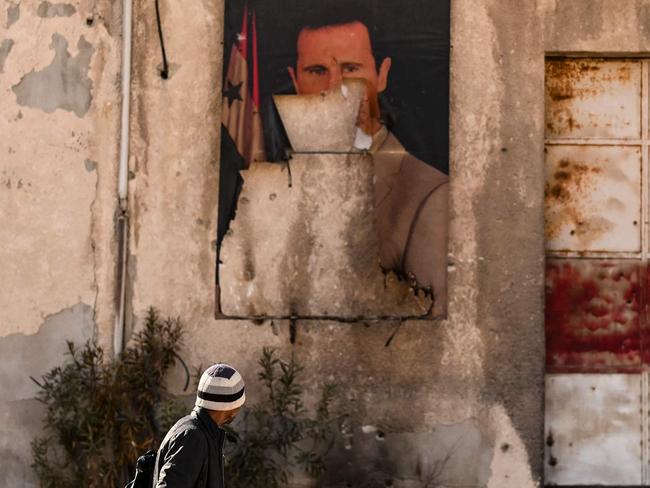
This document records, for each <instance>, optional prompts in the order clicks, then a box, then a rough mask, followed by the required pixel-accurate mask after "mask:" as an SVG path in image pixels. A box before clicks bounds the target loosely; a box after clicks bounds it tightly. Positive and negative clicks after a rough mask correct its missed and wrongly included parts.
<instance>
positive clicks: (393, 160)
mask: <svg viewBox="0 0 650 488" xmlns="http://www.w3.org/2000/svg"><path fill="white" fill-rule="evenodd" d="M370 152H371V153H372V154H373V160H374V166H375V216H376V225H377V231H378V234H379V257H380V260H381V265H382V267H383V268H384V269H386V270H392V271H395V272H396V273H398V274H401V275H402V276H406V277H407V278H409V279H411V280H415V281H417V284H418V285H419V286H421V287H427V288H428V287H430V288H431V289H432V290H433V294H434V298H435V307H434V312H435V313H437V314H438V313H444V312H445V311H446V308H447V307H446V303H447V236H448V228H447V226H448V221H449V216H448V198H449V178H448V177H447V175H445V174H444V173H442V172H441V171H439V170H437V169H435V168H434V167H432V166H429V165H428V164H426V163H424V162H423V161H420V160H419V159H417V158H416V157H415V156H413V155H411V154H409V153H408V152H407V151H406V150H405V149H404V147H403V146H402V145H401V144H400V142H399V141H398V140H397V138H396V137H395V136H394V135H393V134H391V133H390V132H388V130H386V129H385V128H382V129H381V130H380V131H379V132H378V133H377V134H375V136H374V138H373V146H372V148H371V150H370Z"/></svg>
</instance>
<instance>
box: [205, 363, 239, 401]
mask: <svg viewBox="0 0 650 488" xmlns="http://www.w3.org/2000/svg"><path fill="white" fill-rule="evenodd" d="M245 401H246V395H245V394H244V379H243V378H242V377H241V375H240V374H239V372H238V371H237V370H236V369H235V368H233V367H232V366H229V365H228V364H224V363H221V364H214V365H212V366H210V367H209V368H208V369H206V370H205V371H204V372H203V374H202V375H201V381H199V388H198V391H197V392H196V406H197V407H203V408H207V409H208V410H219V411H227V410H234V409H235V408H238V407H241V406H242V405H243V404H244V402H245Z"/></svg>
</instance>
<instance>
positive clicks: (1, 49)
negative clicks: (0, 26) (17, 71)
mask: <svg viewBox="0 0 650 488" xmlns="http://www.w3.org/2000/svg"><path fill="white" fill-rule="evenodd" d="M12 47H14V41H13V39H5V40H3V41H2V43H0V73H4V67H5V61H6V60H7V57H8V56H9V53H10V52H11V48H12Z"/></svg>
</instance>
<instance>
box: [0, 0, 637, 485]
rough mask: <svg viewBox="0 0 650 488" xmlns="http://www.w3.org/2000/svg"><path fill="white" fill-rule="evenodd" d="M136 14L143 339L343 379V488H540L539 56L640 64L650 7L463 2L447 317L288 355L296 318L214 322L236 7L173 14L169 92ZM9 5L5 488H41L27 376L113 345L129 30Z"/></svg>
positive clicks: (456, 20)
mask: <svg viewBox="0 0 650 488" xmlns="http://www.w3.org/2000/svg"><path fill="white" fill-rule="evenodd" d="M135 8H136V10H135V26H134V28H135V31H134V38H135V47H134V66H133V67H134V77H133V80H132V88H133V97H132V103H133V112H132V126H133V133H132V137H131V151H132V154H131V159H130V169H131V172H132V175H131V176H132V178H131V180H130V188H129V192H130V197H129V205H130V207H129V211H130V214H131V224H132V225H131V228H130V236H129V237H130V256H129V287H128V298H129V330H131V329H132V328H133V327H134V326H135V325H137V322H138V320H139V319H140V318H141V317H142V316H143V314H144V311H145V310H146V308H147V307H148V306H150V305H154V306H156V307H158V308H160V309H161V310H162V312H163V313H167V314H172V315H180V316H181V317H182V318H183V320H184V321H185V323H186V325H187V330H188V334H187V337H186V345H185V352H184V356H185V358H186V360H187V361H188V362H189V363H191V365H193V366H197V365H199V364H203V365H207V364H209V363H210V362H212V361H215V360H224V361H231V362H233V363H234V364H236V365H238V366H240V367H241V369H242V372H243V374H244V376H245V377H246V378H248V379H249V383H250V384H254V378H255V375H256V359H257V357H258V355H259V352H260V350H261V348H262V347H263V346H273V347H276V348H278V349H279V350H280V352H281V353H283V354H285V355H288V354H289V353H290V352H293V353H295V354H296V357H297V358H298V360H299V361H300V362H302V363H303V364H304V365H305V367H306V370H305V375H306V377H307V378H309V383H310V384H313V385H314V387H318V386H319V385H322V384H323V383H325V382H329V381H335V382H337V383H338V384H339V385H340V391H341V392H342V393H341V397H342V402H341V403H342V405H341V407H342V408H343V409H344V410H345V411H347V412H348V414H349V415H348V417H347V419H346V420H345V422H343V425H342V426H341V436H340V439H339V441H338V442H337V445H336V446H335V448H334V450H333V452H332V455H331V457H330V461H329V462H330V467H331V468H332V469H331V470H330V473H331V474H329V475H328V480H327V482H328V485H330V486H345V485H346V483H349V484H348V485H347V486H363V485H366V486H374V485H375V484H381V485H384V484H385V483H388V482H389V480H392V483H393V486H427V485H426V483H429V484H428V486H437V485H440V486H445V485H463V486H487V487H498V488H507V487H513V488H522V487H532V486H535V484H536V483H537V482H538V481H539V479H540V476H541V474H540V473H541V471H542V470H541V462H542V459H543V442H542V429H543V412H542V410H543V370H544V366H543V362H544V361H543V358H544V343H543V256H544V251H543V250H544V247H543V212H542V201H543V122H544V110H543V108H544V107H543V103H544V97H543V94H544V90H543V81H544V80H543V76H544V54H545V52H607V53H612V52H616V53H627V52H630V53H642V52H648V51H650V34H648V33H647V32H646V30H647V27H646V24H647V22H646V21H647V20H648V16H649V15H650V3H648V2H643V1H634V0H628V1H624V2H613V1H605V0H600V1H597V2H595V1H593V0H538V1H537V2H519V1H515V0H498V1H497V0H456V1H453V2H452V44H453V49H452V90H451V145H452V150H451V165H450V166H451V229H450V232H451V239H450V268H449V269H450V274H449V278H450V283H449V296H450V303H449V317H448V319H447V320H445V321H436V322H422V321H412V322H405V323H403V324H401V325H399V324H396V323H394V322H382V323H372V324H364V323H347V324H342V323H337V322H317V321H310V322H308V321H303V322H298V323H297V336H296V342H295V344H293V345H292V344H291V343H290V341H289V336H290V326H289V323H288V322H282V321H280V322H275V323H273V324H270V323H264V324H261V325H258V324H255V323H253V322H247V321H234V320H232V321H228V320H215V319H214V318H213V316H214V283H215V239H216V216H217V188H218V164H219V163H218V148H219V140H218V138H219V124H220V116H219V110H220V107H219V105H220V100H221V96H220V93H221V92H220V83H221V78H222V73H221V60H222V58H221V56H222V44H221V39H222V26H221V19H222V14H223V2H222V1H221V0H202V1H201V2H190V3H187V2H185V3H179V2H165V1H162V2H161V11H162V18H163V24H164V25H165V34H166V47H167V52H168V56H169V59H170V62H171V72H170V77H169V79H167V80H163V79H162V78H161V77H160V76H159V69H160V67H161V58H160V54H159V52H160V51H159V44H158V33H157V30H156V24H155V14H154V10H153V8H154V7H153V3H146V2H144V3H143V2H137V4H136V6H135ZM0 10H3V11H4V13H3V15H4V17H3V18H2V17H0V88H1V89H0V106H2V108H3V110H2V117H0V133H2V134H3V136H4V137H2V139H1V140H0V154H2V155H3V156H2V158H0V161H2V165H1V167H0V171H1V172H2V173H1V175H0V178H1V179H0V182H1V183H2V184H1V185H0V215H2V226H1V227H0V239H1V240H2V242H3V247H2V251H0V252H1V253H2V254H1V256H2V267H0V278H1V279H2V282H3V283H5V284H8V286H6V289H5V292H4V293H3V294H2V302H1V303H0V305H1V306H2V310H3V313H2V315H1V316H0V353H1V354H0V357H2V358H3V359H4V364H3V367H2V373H1V374H0V386H2V388H0V391H1V392H2V393H1V397H0V414H1V416H2V419H3V425H10V426H11V432H15V435H11V436H10V437H9V436H8V437H6V439H9V438H11V439H12V440H13V442H11V443H9V442H7V441H3V443H1V444H0V453H1V454H2V455H1V456H0V476H2V477H0V484H2V486H33V478H32V477H31V475H30V474H29V468H28V465H29V462H30V460H29V440H30V438H31V436H32V435H33V433H35V432H38V430H39V427H38V426H39V424H38V420H37V419H38V416H39V415H40V410H39V408H38V407H37V406H36V405H35V403H34V400H33V397H34V389H33V387H32V386H31V385H29V380H28V379H27V376H29V375H39V374H40V373H42V372H44V371H46V370H47V369H49V368H50V367H51V366H53V365H54V364H56V363H58V362H60V361H61V358H62V356H61V349H57V347H58V346H56V347H54V346H55V345H56V344H57V341H58V343H59V344H60V345H63V342H64V340H65V339H74V340H76V341H78V342H81V341H83V340H85V339H87V338H89V337H92V336H94V335H96V336H97V337H98V339H99V340H100V343H101V344H103V345H109V344H111V343H112V334H113V319H114V312H113V310H114V293H115V273H114V270H115V262H116V261H115V234H114V214H115V210H116V199H115V187H116V173H117V149H118V144H117V140H118V132H119V124H118V120H119V59H120V39H119V35H120V20H121V19H120V12H119V7H118V4H116V3H112V2H107V1H105V0H100V1H99V2H89V1H85V0H78V1H75V2H71V3H69V4H57V3H54V2H43V1H40V0H35V1H28V0H23V1H20V2H18V1H17V0H16V1H14V0H11V1H5V3H4V9H0ZM0 13H2V12H1V11H0ZM62 80H63V81H62ZM9 285H10V286H9ZM398 327H399V330H397V328H398ZM393 334H395V335H394V338H393V340H392V341H390V344H389V345H388V346H387V345H386V344H387V341H388V338H389V337H391V336H392V335H393ZM49 345H53V347H45V346H49ZM21 375H22V376H21ZM17 378H22V379H23V380H24V381H21V380H20V379H18V380H17ZM28 385H29V386H28ZM249 396H250V400H251V401H252V402H254V401H255V400H256V399H257V398H259V391H257V390H256V389H255V388H254V387H252V388H251V390H250V395H249ZM387 486H388V485H387Z"/></svg>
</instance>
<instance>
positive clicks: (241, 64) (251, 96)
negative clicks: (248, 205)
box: [221, 7, 266, 168]
mask: <svg viewBox="0 0 650 488" xmlns="http://www.w3.org/2000/svg"><path fill="white" fill-rule="evenodd" d="M250 24H251V35H250V38H249V35H248V27H249V19H248V7H246V8H244V18H243V21H242V28H241V31H240V32H239V33H238V34H237V40H236V41H235V43H234V44H233V46H232V49H231V52H230V61H229V63H228V72H227V74H226V79H225V82H224V87H223V100H222V106H221V123H222V124H223V126H224V128H225V129H226V130H227V131H228V134H229V135H230V137H231V138H232V140H233V143H234V144H235V147H236V148H237V152H238V153H239V154H240V155H241V157H242V158H243V159H244V164H245V167H246V168H248V167H249V166H250V164H251V163H252V162H256V161H265V160H266V156H265V153H264V135H263V132H262V118H261V116H260V112H259V109H260V84H259V70H258V68H259V67H258V58H257V27H256V23H255V10H253V11H252V19H251V22H250ZM249 41H250V43H249ZM249 48H250V57H251V58H252V60H251V61H252V65H249ZM251 77H252V83H251V80H250V79H249V78H251Z"/></svg>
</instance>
